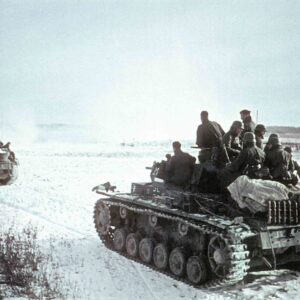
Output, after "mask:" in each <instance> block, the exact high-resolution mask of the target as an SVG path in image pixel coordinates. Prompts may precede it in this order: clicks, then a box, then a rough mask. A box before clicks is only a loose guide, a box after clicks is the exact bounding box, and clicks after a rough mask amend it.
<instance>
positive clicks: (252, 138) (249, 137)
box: [243, 132, 255, 143]
mask: <svg viewBox="0 0 300 300" xmlns="http://www.w3.org/2000/svg"><path fill="white" fill-rule="evenodd" d="M254 141H255V135H254V133H253V132H246V133H245V134H244V138H243V142H250V143H251V142H252V143H254Z"/></svg>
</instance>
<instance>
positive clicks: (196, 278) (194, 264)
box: [186, 256, 207, 284]
mask: <svg viewBox="0 0 300 300" xmlns="http://www.w3.org/2000/svg"><path fill="white" fill-rule="evenodd" d="M186 274H187V277H188V279H189V280H190V282H192V283H193V284H199V283H203V282H205V281H206V278H207V268H206V265H205V262H204V260H203V259H202V258H201V257H199V256H191V257H190V258H189V259H188V262H187V264H186Z"/></svg>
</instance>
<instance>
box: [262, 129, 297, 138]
mask: <svg viewBox="0 0 300 300" xmlns="http://www.w3.org/2000/svg"><path fill="white" fill-rule="evenodd" d="M267 130H268V133H273V132H274V133H279V134H280V135H282V136H291V137H297V136H299V137H300V127H290V126H267Z"/></svg>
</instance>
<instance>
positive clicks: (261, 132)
mask: <svg viewBox="0 0 300 300" xmlns="http://www.w3.org/2000/svg"><path fill="white" fill-rule="evenodd" d="M266 132H267V129H266V127H265V125H263V124H258V125H256V127H255V129H254V134H255V139H256V147H258V148H260V149H263V139H264V136H265V134H266Z"/></svg>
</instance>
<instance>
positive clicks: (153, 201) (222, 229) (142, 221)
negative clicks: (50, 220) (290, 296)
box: [94, 183, 300, 288]
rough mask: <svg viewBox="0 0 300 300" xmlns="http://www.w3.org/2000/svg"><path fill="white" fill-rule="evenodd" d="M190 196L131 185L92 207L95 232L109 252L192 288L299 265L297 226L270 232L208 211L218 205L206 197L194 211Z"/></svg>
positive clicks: (229, 282) (261, 224) (268, 228)
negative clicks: (209, 206) (207, 205)
mask: <svg viewBox="0 0 300 300" xmlns="http://www.w3.org/2000/svg"><path fill="white" fill-rule="evenodd" d="M179 195H181V197H182V198H184V199H185V200H184V201H183V202H181V203H179V202H180V201H179V200H178V199H176V197H177V196H179ZM171 196H172V197H171ZM192 196H193V194H191V193H186V192H182V191H176V192H175V194H174V191H172V192H171V194H168V193H166V192H165V191H163V193H162V191H161V190H160V188H158V187H157V186H155V185H153V184H151V183H145V184H142V183H138V184H133V187H132V191H131V193H130V194H115V195H112V196H110V197H105V198H103V199H99V200H98V201H97V202H96V204H95V210H94V222H95V227H96V230H97V232H98V235H99V237H100V239H101V240H102V242H103V243H104V245H105V246H106V247H107V248H108V249H110V250H112V251H115V252H118V253H119V254H121V255H123V256H125V257H126V258H128V259H131V260H134V261H137V262H139V263H142V264H144V265H146V266H148V267H149V268H152V269H154V270H156V271H158V272H161V273H163V274H165V275H168V276H171V277H172V278H175V279H176V280H180V281H183V282H185V283H187V284H189V285H193V286H195V287H206V288H207V287H215V286H216V287H218V286H226V285H233V284H235V283H238V282H240V281H242V280H243V279H244V277H245V276H246V275H247V272H248V271H249V269H258V268H259V269H261V268H262V267H263V268H276V267H277V266H278V265H281V264H286V263H289V262H296V261H300V252H298V250H300V225H286V226H269V225H268V224H267V220H264V219H263V218H261V219H258V218H257V217H256V218H254V219H253V218H252V219H251V221H250V219H249V220H247V217H245V216H242V215H240V216H238V217H235V218H232V217H228V216H226V214H223V215H222V214H220V211H217V212H218V214H217V213H216V211H215V212H212V211H208V210H207V209H206V208H205V207H204V203H205V201H206V202H207V201H214V202H217V201H218V200H216V198H215V196H214V195H209V194H207V195H199V194H197V195H194V196H195V197H196V199H197V202H198V205H197V207H198V209H197V208H195V207H193V205H190V206H188V205H187V202H188V201H187V199H186V198H190V199H194V198H193V197H192ZM191 202H193V201H190V204H191ZM182 205H185V209H183V208H182ZM254 221H256V222H254ZM252 223H253V224H252ZM254 224H255V225H254Z"/></svg>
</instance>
